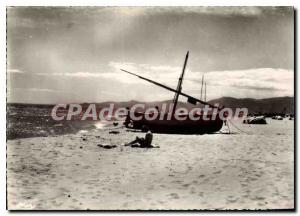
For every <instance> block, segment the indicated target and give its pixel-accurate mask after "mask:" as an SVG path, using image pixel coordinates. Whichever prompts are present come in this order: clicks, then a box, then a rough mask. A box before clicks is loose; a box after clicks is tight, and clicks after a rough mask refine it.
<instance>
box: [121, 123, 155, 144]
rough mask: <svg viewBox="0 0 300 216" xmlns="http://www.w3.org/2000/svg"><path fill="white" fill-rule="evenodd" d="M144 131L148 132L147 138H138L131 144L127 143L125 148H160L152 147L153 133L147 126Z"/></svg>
mask: <svg viewBox="0 0 300 216" xmlns="http://www.w3.org/2000/svg"><path fill="white" fill-rule="evenodd" d="M143 131H146V135H145V138H143V137H136V138H135V140H133V141H132V142H130V143H126V144H125V146H131V147H139V148H158V146H153V145H151V143H152V139H153V134H152V133H151V131H150V130H149V128H148V127H147V126H144V127H143Z"/></svg>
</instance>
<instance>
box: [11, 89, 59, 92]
mask: <svg viewBox="0 0 300 216" xmlns="http://www.w3.org/2000/svg"><path fill="white" fill-rule="evenodd" d="M14 90H21V91H31V92H58V91H57V90H54V89H43V88H14Z"/></svg>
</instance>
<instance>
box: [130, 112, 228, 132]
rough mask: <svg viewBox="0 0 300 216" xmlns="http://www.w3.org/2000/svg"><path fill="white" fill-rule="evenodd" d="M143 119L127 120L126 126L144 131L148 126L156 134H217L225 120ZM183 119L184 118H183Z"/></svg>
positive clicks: (208, 117) (209, 117)
mask: <svg viewBox="0 0 300 216" xmlns="http://www.w3.org/2000/svg"><path fill="white" fill-rule="evenodd" d="M141 117H142V119H140V120H132V119H130V118H127V120H126V121H125V126H126V127H127V128H130V129H136V130H143V128H145V126H147V127H148V128H149V129H150V130H151V131H152V132H154V133H172V134H207V133H215V132H218V131H219V130H221V128H222V126H223V120H221V119H220V118H215V119H212V118H211V116H206V118H207V119H209V120H204V119H203V118H201V117H200V118H199V119H198V120H191V119H188V118H187V119H186V120H178V119H176V118H174V117H173V118H171V119H170V120H159V119H155V120H147V119H145V117H144V115H141ZM181 117H183V116H181Z"/></svg>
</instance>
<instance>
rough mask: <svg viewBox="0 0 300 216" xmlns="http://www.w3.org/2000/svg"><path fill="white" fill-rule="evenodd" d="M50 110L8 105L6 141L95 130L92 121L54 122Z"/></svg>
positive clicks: (43, 107)
mask: <svg viewBox="0 0 300 216" xmlns="http://www.w3.org/2000/svg"><path fill="white" fill-rule="evenodd" d="M51 110H52V107H50V106H32V105H30V106H29V105H28V106H27V105H8V106H7V129H6V136H7V139H17V138H29V137H47V136H55V135H63V134H70V133H77V132H78V131H80V130H90V129H93V128H95V126H94V122H93V121H80V120H72V121H66V120H62V121H55V120H53V119H52V117H51Z"/></svg>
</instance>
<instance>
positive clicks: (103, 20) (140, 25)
mask: <svg viewBox="0 0 300 216" xmlns="http://www.w3.org/2000/svg"><path fill="white" fill-rule="evenodd" d="M188 50H189V52H190V55H189V59H188V63H187V69H186V73H185V78H184V82H183V86H182V91H183V92H184V93H187V94H190V95H192V96H194V97H197V98H200V91H201V78H202V75H204V77H205V82H206V83H207V99H208V100H211V99H215V98H219V97H224V96H229V97H236V98H270V97H281V96H293V94H294V86H293V84H294V11H293V8H291V7H8V8H7V101H8V102H15V103H16V102H18V103H37V104H38V103H40V104H55V103H75V102H80V103H82V102H102V101H128V100H139V101H158V100H166V99H172V98H173V93H172V92H169V91H167V90H165V89H162V88H160V87H157V86H154V85H152V84H149V83H147V82H145V81H143V80H141V79H138V78H136V77H133V76H131V75H129V74H126V73H124V72H122V71H120V69H125V70H128V71H131V72H133V73H137V74H139V75H142V76H145V77H147V78H150V79H153V80H156V81H159V82H161V83H163V84H165V85H168V86H170V87H173V88H176V85H177V81H178V78H179V76H180V73H181V71H182V66H183V62H184V57H185V55H186V52H187V51H188ZM180 99H181V100H185V98H180Z"/></svg>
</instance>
